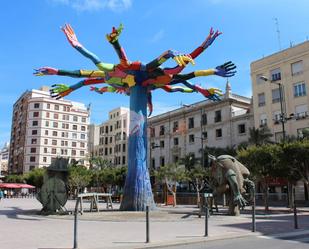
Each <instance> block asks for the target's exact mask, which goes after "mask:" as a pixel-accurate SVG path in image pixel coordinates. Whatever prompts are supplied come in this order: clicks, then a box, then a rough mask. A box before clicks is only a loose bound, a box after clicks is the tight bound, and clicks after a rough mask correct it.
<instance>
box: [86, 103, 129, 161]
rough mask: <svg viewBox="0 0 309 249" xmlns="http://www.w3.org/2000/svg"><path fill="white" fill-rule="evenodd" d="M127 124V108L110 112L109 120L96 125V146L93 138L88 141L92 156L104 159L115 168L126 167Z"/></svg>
mask: <svg viewBox="0 0 309 249" xmlns="http://www.w3.org/2000/svg"><path fill="white" fill-rule="evenodd" d="M129 123H130V111H129V109H128V108H125V107H119V108H116V109H114V110H111V111H110V112H109V119H108V120H107V121H106V122H103V123H102V124H100V125H98V127H99V141H98V144H96V143H97V142H96V141H95V139H94V138H92V139H91V141H89V143H91V144H93V148H94V150H95V151H94V152H93V154H95V155H98V156H101V157H103V158H105V159H106V160H108V161H109V162H111V163H112V164H114V165H115V166H118V165H121V166H124V165H128V156H127V155H128V136H129ZM93 134H96V132H93ZM92 137H93V136H92Z"/></svg>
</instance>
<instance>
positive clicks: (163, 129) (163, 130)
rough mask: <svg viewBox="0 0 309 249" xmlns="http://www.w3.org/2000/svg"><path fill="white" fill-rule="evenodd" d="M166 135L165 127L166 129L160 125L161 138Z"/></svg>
mask: <svg viewBox="0 0 309 249" xmlns="http://www.w3.org/2000/svg"><path fill="white" fill-rule="evenodd" d="M164 133H165V127H164V125H160V133H159V134H160V136H163V135H164Z"/></svg>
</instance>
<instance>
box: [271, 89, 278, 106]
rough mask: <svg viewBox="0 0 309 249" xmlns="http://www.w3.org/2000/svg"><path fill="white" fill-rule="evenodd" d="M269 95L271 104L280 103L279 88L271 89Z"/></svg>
mask: <svg viewBox="0 0 309 249" xmlns="http://www.w3.org/2000/svg"><path fill="white" fill-rule="evenodd" d="M271 95H272V99H273V103H277V102H279V101H280V90H279V88H277V89H273V90H272V91H271Z"/></svg>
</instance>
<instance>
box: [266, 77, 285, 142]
mask: <svg viewBox="0 0 309 249" xmlns="http://www.w3.org/2000/svg"><path fill="white" fill-rule="evenodd" d="M260 79H261V80H264V81H270V80H269V79H268V78H267V77H265V76H260ZM270 83H271V84H276V85H278V86H279V101H280V122H281V125H282V140H283V142H285V139H286V136H285V120H286V118H285V113H284V112H283V98H282V93H283V91H282V84H281V83H280V82H276V81H273V80H271V81H270Z"/></svg>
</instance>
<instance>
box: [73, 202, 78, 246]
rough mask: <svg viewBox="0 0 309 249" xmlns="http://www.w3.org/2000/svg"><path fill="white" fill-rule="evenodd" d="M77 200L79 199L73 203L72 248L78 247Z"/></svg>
mask: <svg viewBox="0 0 309 249" xmlns="http://www.w3.org/2000/svg"><path fill="white" fill-rule="evenodd" d="M78 202H79V199H77V201H76V204H75V210H74V241H73V249H77V248H78V243H77V224H78V223H77V215H78Z"/></svg>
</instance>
